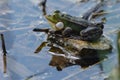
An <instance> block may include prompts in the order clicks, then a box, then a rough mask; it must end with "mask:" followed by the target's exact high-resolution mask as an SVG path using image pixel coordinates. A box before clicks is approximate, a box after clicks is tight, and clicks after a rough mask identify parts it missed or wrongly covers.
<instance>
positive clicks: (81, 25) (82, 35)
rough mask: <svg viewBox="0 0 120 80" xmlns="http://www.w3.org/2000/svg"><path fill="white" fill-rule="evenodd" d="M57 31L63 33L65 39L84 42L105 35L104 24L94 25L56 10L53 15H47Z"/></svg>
mask: <svg viewBox="0 0 120 80" xmlns="http://www.w3.org/2000/svg"><path fill="white" fill-rule="evenodd" d="M45 18H46V19H47V20H48V22H49V23H50V25H51V27H52V28H53V30H55V31H62V35H63V36H64V37H69V38H76V37H77V38H76V39H81V40H84V41H95V40H98V39H99V38H100V37H101V35H102V34H103V28H104V25H103V22H99V23H94V22H91V21H89V20H87V19H85V18H82V17H75V16H71V15H69V14H65V13H62V12H60V11H59V10H56V11H54V12H53V14H52V15H45Z"/></svg>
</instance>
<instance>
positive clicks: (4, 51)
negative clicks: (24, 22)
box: [0, 34, 7, 73]
mask: <svg viewBox="0 0 120 80" xmlns="http://www.w3.org/2000/svg"><path fill="white" fill-rule="evenodd" d="M0 35H1V40H2V49H3V63H4V73H6V72H7V71H6V68H7V60H6V54H7V51H6V47H5V41H4V35H3V34H0Z"/></svg>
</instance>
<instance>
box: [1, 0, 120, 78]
mask: <svg viewBox="0 0 120 80" xmlns="http://www.w3.org/2000/svg"><path fill="white" fill-rule="evenodd" d="M39 1H40V0H37V1H34V0H4V1H3V0H1V1H0V33H3V34H4V37H5V42H6V48H7V52H8V53H7V74H3V67H2V66H3V62H2V49H1V48H0V54H1V55H0V65H1V67H0V80H25V79H27V78H29V80H104V78H105V77H107V75H108V74H109V72H110V71H111V69H112V68H113V67H114V66H115V65H116V64H117V60H116V57H117V48H116V33H117V31H118V29H119V27H120V23H119V20H120V15H119V13H120V8H119V5H120V3H116V1H112V0H111V1H109V2H106V6H104V7H103V9H104V10H105V11H107V12H108V14H106V15H103V16H102V17H106V19H107V22H106V23H105V29H104V34H105V36H106V37H108V38H109V39H110V40H111V41H112V46H113V50H112V54H110V55H108V59H106V60H104V61H103V62H102V63H101V64H102V65H103V72H101V69H100V66H99V65H94V66H91V67H89V68H87V69H85V70H84V69H82V68H81V67H80V66H78V65H76V66H71V67H67V68H64V69H63V70H62V71H57V70H56V69H55V67H51V66H49V62H50V60H51V58H52V56H51V54H49V53H48V49H49V47H45V48H44V49H43V50H42V51H41V52H40V53H39V54H34V51H35V49H36V48H37V46H39V44H40V43H41V42H42V41H45V40H46V36H45V34H44V33H35V32H33V31H32V30H33V29H34V28H36V27H37V28H48V27H50V26H49V24H48V23H47V21H46V20H45V18H44V17H43V15H42V12H41V8H40V7H39V6H38V3H39ZM94 1H95V0H91V1H88V2H86V3H78V0H75V1H72V0H58V1H56V0H48V2H47V12H48V13H51V12H53V11H54V10H56V9H59V10H61V11H63V12H65V13H69V14H71V15H74V16H81V15H82V14H83V13H85V12H86V11H87V10H88V9H90V8H91V7H92V6H94V5H95V4H96V2H94ZM102 17H99V18H97V20H101V18H102ZM0 44H1V41H0ZM32 75H33V76H34V77H31V76H32Z"/></svg>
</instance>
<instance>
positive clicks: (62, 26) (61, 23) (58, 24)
mask: <svg viewBox="0 0 120 80" xmlns="http://www.w3.org/2000/svg"><path fill="white" fill-rule="evenodd" d="M55 26H56V27H57V28H58V29H63V28H64V24H63V22H57V23H56V25H55Z"/></svg>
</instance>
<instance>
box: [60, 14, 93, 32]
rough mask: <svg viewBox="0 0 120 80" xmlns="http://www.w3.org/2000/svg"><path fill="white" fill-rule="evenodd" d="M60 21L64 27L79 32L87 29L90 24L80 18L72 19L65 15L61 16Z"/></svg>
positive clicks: (72, 17)
mask: <svg viewBox="0 0 120 80" xmlns="http://www.w3.org/2000/svg"><path fill="white" fill-rule="evenodd" d="M60 16H61V20H63V22H64V24H65V25H67V26H66V27H68V26H69V27H71V28H72V29H73V30H76V31H80V30H83V29H85V28H87V27H88V26H89V25H90V24H91V23H90V22H89V21H87V20H84V19H82V18H80V17H74V16H71V15H67V14H61V15H60Z"/></svg>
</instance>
